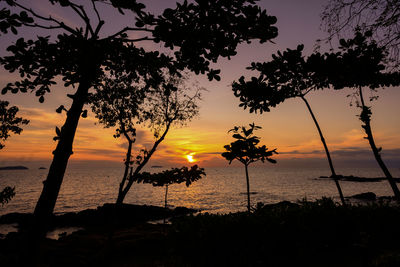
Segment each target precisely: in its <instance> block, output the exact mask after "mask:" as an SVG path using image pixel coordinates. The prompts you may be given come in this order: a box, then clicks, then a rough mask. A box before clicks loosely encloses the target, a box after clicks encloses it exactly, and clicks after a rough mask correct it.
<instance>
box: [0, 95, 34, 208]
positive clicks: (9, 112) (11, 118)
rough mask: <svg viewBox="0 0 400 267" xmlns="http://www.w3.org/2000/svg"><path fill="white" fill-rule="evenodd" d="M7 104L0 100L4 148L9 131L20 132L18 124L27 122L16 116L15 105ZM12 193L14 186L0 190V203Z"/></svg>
mask: <svg viewBox="0 0 400 267" xmlns="http://www.w3.org/2000/svg"><path fill="white" fill-rule="evenodd" d="M9 104H10V103H9V102H8V101H2V100H0V149H2V148H4V146H5V144H4V142H5V141H6V140H7V139H8V138H9V137H10V134H11V133H14V134H20V133H21V132H22V128H21V127H20V126H22V125H25V124H28V123H29V121H28V120H26V119H23V118H21V117H17V113H18V111H19V109H18V108H17V107H16V106H12V107H8V105H9ZM14 195H15V188H14V187H10V186H6V187H5V188H4V189H3V190H2V191H1V192H0V204H2V205H4V204H5V203H8V202H9V201H10V200H11V198H12V197H13V196H14Z"/></svg>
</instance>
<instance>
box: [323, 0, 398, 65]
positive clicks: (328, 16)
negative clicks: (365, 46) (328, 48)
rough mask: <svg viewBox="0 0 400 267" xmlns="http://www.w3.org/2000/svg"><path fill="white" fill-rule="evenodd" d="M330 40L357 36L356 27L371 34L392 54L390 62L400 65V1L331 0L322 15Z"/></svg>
mask: <svg viewBox="0 0 400 267" xmlns="http://www.w3.org/2000/svg"><path fill="white" fill-rule="evenodd" d="M321 18H322V24H323V26H324V29H325V31H327V33H328V40H331V39H332V38H333V37H334V36H338V37H339V39H340V38H342V37H343V36H346V35H347V33H348V34H353V32H354V30H355V29H356V28H359V29H361V31H363V32H366V31H371V33H373V36H374V39H375V40H377V41H378V44H379V45H380V46H385V47H386V48H387V49H388V51H389V58H390V61H392V63H393V64H394V66H396V67H398V66H399V63H400V50H399V45H400V31H399V22H400V20H399V19H400V2H399V1H393V0H379V1H376V0H345V1H342V0H330V1H328V3H327V4H326V5H325V8H324V11H323V13H322V15H321Z"/></svg>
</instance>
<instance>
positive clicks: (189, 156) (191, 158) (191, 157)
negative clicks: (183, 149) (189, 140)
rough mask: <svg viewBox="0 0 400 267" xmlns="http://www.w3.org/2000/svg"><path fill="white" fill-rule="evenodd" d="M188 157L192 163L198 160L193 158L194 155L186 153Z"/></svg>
mask: <svg viewBox="0 0 400 267" xmlns="http://www.w3.org/2000/svg"><path fill="white" fill-rule="evenodd" d="M186 159H187V161H188V162H190V163H193V162H196V160H195V159H194V158H193V155H186Z"/></svg>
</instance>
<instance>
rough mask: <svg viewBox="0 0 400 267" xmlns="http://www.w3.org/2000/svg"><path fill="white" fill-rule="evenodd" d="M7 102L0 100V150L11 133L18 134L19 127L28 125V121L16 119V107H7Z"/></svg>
mask: <svg viewBox="0 0 400 267" xmlns="http://www.w3.org/2000/svg"><path fill="white" fill-rule="evenodd" d="M8 105H9V102H8V101H1V100H0V141H2V142H0V149H2V148H3V147H4V142H5V141H6V140H7V138H8V137H10V134H11V133H14V134H20V133H21V132H22V128H21V127H20V126H22V125H26V124H28V123H29V120H26V119H23V118H21V117H17V113H18V110H19V109H18V108H17V107H16V106H12V107H8Z"/></svg>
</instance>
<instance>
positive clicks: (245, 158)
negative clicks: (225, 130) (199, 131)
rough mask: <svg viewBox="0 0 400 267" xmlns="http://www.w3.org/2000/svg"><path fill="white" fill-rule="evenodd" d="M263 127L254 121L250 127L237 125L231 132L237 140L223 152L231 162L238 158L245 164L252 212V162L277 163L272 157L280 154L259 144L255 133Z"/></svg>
mask: <svg viewBox="0 0 400 267" xmlns="http://www.w3.org/2000/svg"><path fill="white" fill-rule="evenodd" d="M258 129H261V127H260V126H256V125H255V124H254V123H252V124H249V128H246V127H245V126H235V127H234V128H233V129H231V130H229V132H233V135H232V137H233V138H234V139H236V141H234V142H232V143H231V144H230V145H226V146H224V148H225V150H226V152H224V153H222V157H224V158H225V159H226V160H227V161H229V164H231V163H232V161H234V160H237V161H239V162H241V163H242V164H243V165H244V170H245V173H246V186H247V211H248V212H249V213H250V211H251V205H250V180H249V171H248V167H249V165H250V164H252V163H254V162H257V161H261V162H263V163H264V162H265V161H268V162H271V163H276V160H274V159H271V158H270V157H271V156H273V155H274V154H278V152H276V149H273V150H268V148H267V147H266V146H265V145H263V146H257V145H258V143H260V137H258V136H255V135H254V131H255V130H258Z"/></svg>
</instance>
